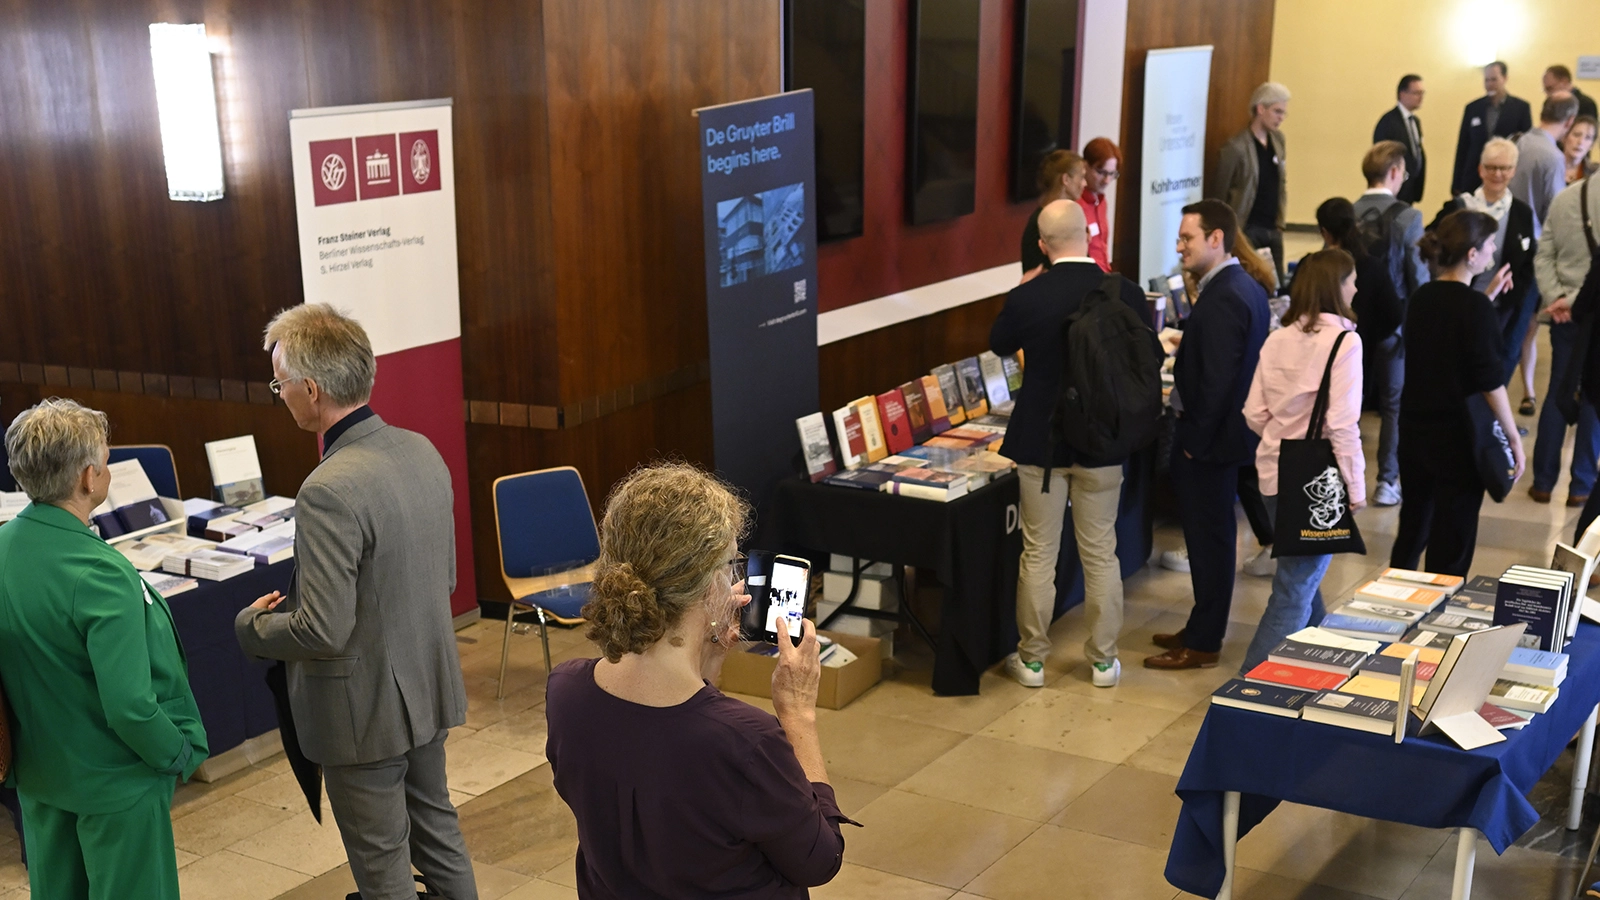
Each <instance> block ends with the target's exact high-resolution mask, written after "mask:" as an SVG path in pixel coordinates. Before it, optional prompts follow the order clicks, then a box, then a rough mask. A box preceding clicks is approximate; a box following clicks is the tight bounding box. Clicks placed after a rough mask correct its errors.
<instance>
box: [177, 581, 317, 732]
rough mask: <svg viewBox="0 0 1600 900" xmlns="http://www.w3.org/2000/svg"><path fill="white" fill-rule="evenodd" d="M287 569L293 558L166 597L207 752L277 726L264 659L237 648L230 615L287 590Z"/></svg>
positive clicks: (233, 615)
mask: <svg viewBox="0 0 1600 900" xmlns="http://www.w3.org/2000/svg"><path fill="white" fill-rule="evenodd" d="M293 572H294V561H293V560H289V561H286V562H281V563H278V564H277V565H272V566H256V567H255V569H254V570H253V571H251V572H247V573H245V574H243V575H239V576H237V577H234V578H230V579H228V580H227V581H201V582H200V586H199V587H197V588H195V589H194V590H192V591H185V592H184V593H182V594H178V595H177V596H175V597H169V598H168V599H167V606H168V607H169V608H171V610H172V621H173V623H174V624H175V625H177V628H178V639H179V640H181V641H182V642H183V652H184V656H185V657H186V658H187V659H188V662H189V687H190V688H192V689H193V690H194V699H195V703H196V704H197V705H198V706H199V707H200V721H201V722H203V723H204V724H205V726H206V740H207V742H208V743H209V744H210V745H211V755H212V756H216V755H218V754H220V753H222V752H224V751H226V750H231V749H233V748H234V747H237V746H239V745H240V744H242V743H244V742H245V741H246V740H247V739H249V738H253V737H255V736H256V735H258V734H265V733H267V732H269V731H271V730H272V729H274V728H277V727H278V714H277V712H276V711H275V710H274V708H273V705H272V693H271V692H270V691H268V690H267V683H266V680H265V678H266V671H267V666H268V663H265V662H255V661H252V660H250V659H249V658H247V657H246V656H245V655H244V651H243V650H240V649H239V641H238V639H237V638H235V637H234V636H233V619H234V617H235V616H237V615H238V614H239V610H241V609H244V608H245V607H246V606H249V605H250V604H251V603H254V602H255V600H256V598H257V597H260V596H261V595H263V594H270V593H272V592H273V591H283V592H285V593H287V592H288V590H289V576H290V575H291V574H293Z"/></svg>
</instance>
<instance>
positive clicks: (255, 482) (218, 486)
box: [206, 434, 267, 506]
mask: <svg viewBox="0 0 1600 900" xmlns="http://www.w3.org/2000/svg"><path fill="white" fill-rule="evenodd" d="M206 462H207V463H209V464H210V466H211V484H212V487H213V488H214V490H215V499H217V500H220V501H222V502H223V503H225V504H227V505H228V506H245V505H247V504H250V503H255V502H257V501H258V500H261V499H263V498H265V497H266V496H267V492H266V487H265V484H264V482H263V481H262V479H261V458H260V457H259V456H257V455H256V439H255V435H250V434H245V435H240V436H239V437H235V438H228V439H227V440H222V441H211V442H210V443H208V444H206Z"/></svg>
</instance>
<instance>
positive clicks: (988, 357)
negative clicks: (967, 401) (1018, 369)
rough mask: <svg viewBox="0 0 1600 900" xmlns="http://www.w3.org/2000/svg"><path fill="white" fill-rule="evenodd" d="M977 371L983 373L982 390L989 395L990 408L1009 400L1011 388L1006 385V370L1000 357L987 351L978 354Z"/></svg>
mask: <svg viewBox="0 0 1600 900" xmlns="http://www.w3.org/2000/svg"><path fill="white" fill-rule="evenodd" d="M978 371H979V372H981V373H983V390H984V393H986V394H988V395H989V405H990V406H991V407H994V406H999V405H1000V404H1002V403H1005V402H1006V401H1008V400H1010V399H1011V386H1010V385H1009V384H1007V383H1006V370H1005V366H1004V365H1002V364H1001V362H1000V357H998V356H996V355H995V354H994V353H993V352H992V351H989V350H985V351H983V352H982V353H979V354H978Z"/></svg>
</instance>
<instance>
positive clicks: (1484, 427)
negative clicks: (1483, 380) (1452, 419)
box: [1467, 394, 1517, 503]
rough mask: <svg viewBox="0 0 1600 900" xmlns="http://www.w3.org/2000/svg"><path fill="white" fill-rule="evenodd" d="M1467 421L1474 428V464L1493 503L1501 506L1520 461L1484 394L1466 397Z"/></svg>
mask: <svg viewBox="0 0 1600 900" xmlns="http://www.w3.org/2000/svg"><path fill="white" fill-rule="evenodd" d="M1467 421H1468V424H1469V427H1470V428H1471V429H1472V462H1473V465H1475V466H1477V468H1478V477H1479V478H1480V479H1482V480H1483V489H1484V490H1485V491H1487V492H1488V493H1489V496H1490V497H1491V498H1493V500H1494V502H1496V503H1499V502H1500V501H1502V500H1504V499H1506V495H1507V494H1509V493H1511V476H1512V475H1513V474H1514V473H1515V472H1516V470H1517V458H1516V456H1514V455H1513V454H1512V452H1511V442H1510V441H1509V440H1507V439H1506V432H1505V429H1503V428H1501V427H1500V420H1499V419H1498V418H1496V417H1495V414H1494V410H1493V409H1490V408H1489V401H1487V400H1485V399H1483V395H1482V394H1472V395H1470V396H1469V397H1467Z"/></svg>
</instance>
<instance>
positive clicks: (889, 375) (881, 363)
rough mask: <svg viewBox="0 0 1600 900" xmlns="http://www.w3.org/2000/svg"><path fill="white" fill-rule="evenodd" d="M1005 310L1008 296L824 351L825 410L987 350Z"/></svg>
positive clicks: (821, 352)
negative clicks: (992, 329)
mask: <svg viewBox="0 0 1600 900" xmlns="http://www.w3.org/2000/svg"><path fill="white" fill-rule="evenodd" d="M1004 305H1005V297H1004V296H1000V297H990V298H989V299H987V300H979V301H978V302H976V303H968V304H967V305H965V306H958V307H955V308H954V309H949V310H946V311H944V312H941V313H935V314H933V315H931V316H924V317H923V318H920V319H912V320H911V321H909V322H901V323H900V324H898V325H891V326H889V327H888V328H880V329H878V330H877V331H869V332H867V333H866V334H863V335H859V336H857V337H853V338H849V339H847V340H843V341H838V342H836V343H832V344H827V345H824V346H823V347H821V348H819V358H818V360H817V363H818V369H819V370H820V374H821V378H820V380H821V385H820V396H821V399H822V408H823V409H824V410H833V409H838V408H839V407H841V406H843V405H844V404H846V403H848V402H850V401H851V400H854V399H855V398H857V397H860V396H862V395H864V394H880V393H882V392H884V391H887V390H888V389H890V388H892V387H897V386H899V385H901V384H904V383H905V382H907V381H910V380H911V379H912V378H913V377H921V376H923V375H926V374H928V370H929V369H932V368H933V367H934V366H937V365H941V364H943V363H947V362H953V361H955V360H958V359H965V358H967V357H969V356H976V355H977V354H979V353H981V352H983V351H985V350H987V349H989V327H990V326H991V325H993V324H994V319H995V317H996V316H998V315H999V314H1000V308H1001V307H1002V306H1004Z"/></svg>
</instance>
